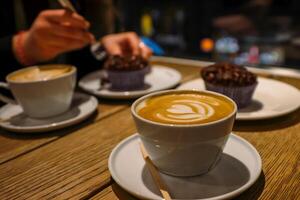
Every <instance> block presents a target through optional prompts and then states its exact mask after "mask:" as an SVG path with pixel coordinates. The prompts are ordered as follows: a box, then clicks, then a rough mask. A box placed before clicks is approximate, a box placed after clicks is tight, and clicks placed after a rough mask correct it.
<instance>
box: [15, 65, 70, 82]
mask: <svg viewBox="0 0 300 200" xmlns="http://www.w3.org/2000/svg"><path fill="white" fill-rule="evenodd" d="M71 71H72V67H71V66H67V65H66V66H64V65H49V66H47V67H38V66H36V67H30V68H27V69H24V70H21V71H18V72H16V73H14V74H12V75H10V76H9V80H11V81H16V82H31V81H46V80H50V79H54V78H58V77H60V76H63V75H64V74H67V73H69V72H71Z"/></svg>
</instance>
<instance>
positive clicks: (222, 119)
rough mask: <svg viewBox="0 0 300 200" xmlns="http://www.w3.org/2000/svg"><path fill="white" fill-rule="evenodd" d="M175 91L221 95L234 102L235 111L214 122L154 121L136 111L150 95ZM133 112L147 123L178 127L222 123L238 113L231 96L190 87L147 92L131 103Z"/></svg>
mask: <svg viewBox="0 0 300 200" xmlns="http://www.w3.org/2000/svg"><path fill="white" fill-rule="evenodd" d="M173 92H175V93H180V92H202V93H203V92H204V93H209V94H213V95H216V96H221V97H223V98H225V99H227V100H228V101H230V102H231V103H232V104H233V111H232V112H231V113H230V114H229V115H227V116H225V117H223V118H221V119H218V120H216V121H212V122H207V123H203V124H164V123H159V122H154V121H151V120H148V119H145V118H143V117H141V116H139V115H138V114H137V113H136V107H137V105H138V104H139V103H141V102H142V101H144V100H145V99H147V98H149V97H153V96H158V95H160V94H168V93H173ZM131 113H132V115H134V117H136V118H138V119H139V120H141V121H143V122H146V123H150V124H153V125H158V126H164V127H177V128H178V127H199V126H207V125H212V124H217V123H220V122H222V121H225V120H227V119H229V118H231V117H232V116H234V115H236V113H237V105H236V103H235V102H234V101H233V100H232V99H230V98H229V97H227V96H225V95H223V94H220V93H217V92H212V91H208V90H196V89H190V90H188V89H185V90H176V89H172V90H163V91H158V92H153V93H150V94H147V95H145V96H142V97H140V98H138V99H137V100H135V101H134V102H133V104H132V105H131Z"/></svg>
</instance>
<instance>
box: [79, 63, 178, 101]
mask: <svg viewBox="0 0 300 200" xmlns="http://www.w3.org/2000/svg"><path fill="white" fill-rule="evenodd" d="M103 73H104V71H103V70H99V71H95V72H92V73H90V74H88V75H86V76H85V77H83V78H82V79H81V80H80V81H79V87H81V88H82V89H83V90H85V91H87V92H90V93H91V94H93V95H96V96H98V97H105V98H113V99H132V98H137V97H140V96H143V95H145V94H148V93H151V92H154V91H158V90H165V89H169V88H173V87H175V86H176V85H177V84H179V83H180V80H181V74H180V73H179V72H178V71H177V70H175V69H172V68H169V67H163V66H157V65H156V66H155V65H153V66H152V67H151V72H150V73H149V74H147V75H146V77H145V83H146V87H148V88H146V89H143V90H133V91H112V90H110V89H109V88H102V89H101V80H100V77H102V76H103Z"/></svg>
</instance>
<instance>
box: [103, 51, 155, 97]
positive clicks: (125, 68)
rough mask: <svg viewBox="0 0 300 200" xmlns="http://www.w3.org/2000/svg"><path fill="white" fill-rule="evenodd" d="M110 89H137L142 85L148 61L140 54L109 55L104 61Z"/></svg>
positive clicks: (148, 68)
mask: <svg viewBox="0 0 300 200" xmlns="http://www.w3.org/2000/svg"><path fill="white" fill-rule="evenodd" d="M104 69H105V70H106V71H107V78H108V80H109V82H110V83H111V89H112V90H120V91H127V90H137V89H142V88H143V87H144V79H145V75H146V74H147V73H148V72H149V71H150V67H149V63H148V61H147V60H145V59H144V58H143V57H141V56H124V57H122V56H117V55H115V56H110V57H108V59H107V60H106V62H105V63H104Z"/></svg>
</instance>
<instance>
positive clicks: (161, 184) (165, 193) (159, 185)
mask: <svg viewBox="0 0 300 200" xmlns="http://www.w3.org/2000/svg"><path fill="white" fill-rule="evenodd" d="M140 149H141V152H142V155H143V158H144V160H145V162H146V165H147V167H148V169H149V171H150V174H151V175H152V178H153V180H154V183H155V184H156V186H157V188H158V189H159V191H160V193H161V194H162V196H163V198H164V199H165V200H172V198H171V196H170V194H169V192H168V190H167V189H166V188H167V187H166V185H165V183H164V182H163V181H162V179H161V177H160V175H159V173H158V171H157V168H156V167H155V166H154V164H153V162H152V160H151V159H150V157H149V155H148V153H147V151H146V149H145V147H144V145H143V144H142V143H140Z"/></svg>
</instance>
